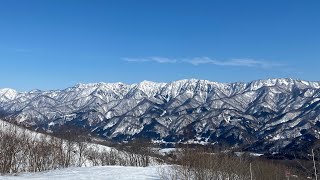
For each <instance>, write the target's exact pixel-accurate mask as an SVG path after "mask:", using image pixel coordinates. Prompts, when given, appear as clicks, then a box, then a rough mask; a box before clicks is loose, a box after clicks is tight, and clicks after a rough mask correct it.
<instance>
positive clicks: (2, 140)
mask: <svg viewBox="0 0 320 180" xmlns="http://www.w3.org/2000/svg"><path fill="white" fill-rule="evenodd" d="M62 137H64V138H62ZM152 162H153V159H152V158H150V157H149V156H148V155H147V154H146V153H145V152H142V151H141V152H140V153H138V152H136V151H120V150H116V149H114V148H110V147H105V146H102V145H97V144H91V143H88V142H85V141H77V140H76V138H74V137H72V136H71V134H65V135H61V137H52V136H49V135H44V134H40V133H35V132H31V131H29V130H26V129H23V128H20V127H18V126H16V125H12V124H8V123H4V124H0V174H7V173H19V172H38V171H46V170H52V169H57V168H66V167H71V166H98V165H122V166H148V165H149V164H150V163H152Z"/></svg>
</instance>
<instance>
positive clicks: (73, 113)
mask: <svg viewBox="0 0 320 180" xmlns="http://www.w3.org/2000/svg"><path fill="white" fill-rule="evenodd" d="M0 113H1V117H2V118H5V119H7V120H8V121H10V120H12V121H14V122H16V123H19V124H21V125H24V126H28V127H31V128H34V129H37V130H43V131H47V132H53V133H54V132H58V131H59V129H62V127H63V126H66V125H68V126H73V127H74V126H75V127H78V128H83V129H86V130H87V131H88V134H90V135H97V136H100V137H103V138H107V139H112V140H117V141H122V140H131V139H135V138H148V139H152V140H157V141H167V142H184V141H193V142H205V143H226V144H229V145H233V146H234V145H236V146H239V145H250V147H249V148H253V147H254V148H255V149H256V150H258V149H259V150H261V151H262V150H266V147H268V148H267V150H268V151H269V150H270V151H276V150H277V149H286V148H287V147H288V146H300V144H302V145H304V144H306V143H309V142H311V141H312V142H313V141H314V140H316V139H319V133H320V122H319V121H320V115H319V114H320V82H315V81H303V80H295V79H291V78H279V79H266V80H256V81H252V82H248V83H242V82H236V83H218V82H212V81H208V80H199V79H183V80H178V81H172V82H169V83H156V82H152V81H142V82H140V83H135V84H131V85H130V84H124V83H120V82H118V83H101V82H100V83H89V84H81V83H79V84H77V85H75V86H73V87H69V88H66V89H63V90H54V91H39V90H37V91H30V92H24V93H20V92H17V91H15V90H12V89H0ZM309 140H310V141H309ZM259 143H260V144H261V143H262V145H257V144H259Z"/></svg>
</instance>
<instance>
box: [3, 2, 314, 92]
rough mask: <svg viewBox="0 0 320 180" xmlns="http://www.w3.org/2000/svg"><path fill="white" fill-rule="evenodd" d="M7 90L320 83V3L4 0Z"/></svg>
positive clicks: (5, 84) (4, 66)
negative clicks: (194, 82)
mask: <svg viewBox="0 0 320 180" xmlns="http://www.w3.org/2000/svg"><path fill="white" fill-rule="evenodd" d="M0 67H1V70H0V88H4V87H10V88H14V89H17V90H20V91H29V90H31V89H43V90H47V89H63V88H66V87H69V86H72V85H74V84H76V83H78V82H82V83H88V82H101V81H102V82H119V81H121V82H124V83H135V82H139V81H142V80H145V79H146V80H151V81H160V82H168V81H172V80H177V79H184V78H199V79H208V80H212V81H218V82H234V81H250V80H254V79H265V78H276V77H290V78H298V79H305V80H315V81H318V80H320V79H319V78H320V71H319V67H320V1H319V0H308V1H302V0H259V1H257V0H251V1H248V0H241V1H240V0H208V1H206V0H201V1H199V0H136V1H135V0H127V1H125V0H86V1H84V0H38V1H35V0H28V1H25V0H2V1H1V5H0Z"/></svg>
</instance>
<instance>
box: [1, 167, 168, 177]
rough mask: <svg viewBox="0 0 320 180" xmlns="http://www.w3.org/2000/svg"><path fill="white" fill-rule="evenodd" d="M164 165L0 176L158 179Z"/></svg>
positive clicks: (90, 168)
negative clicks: (160, 169)
mask: <svg viewBox="0 0 320 180" xmlns="http://www.w3.org/2000/svg"><path fill="white" fill-rule="evenodd" d="M161 167H162V166H149V167H130V166H126V167H125V166H94V167H73V168H66V169H60V170H52V171H47V172H38V173H22V174H19V175H17V176H11V175H10V176H0V179H2V180H22V179H23V180H25V179H31V180H64V179H67V180H88V179H92V180H93V179H94V180H109V179H110V180H135V179H139V180H157V179H160V177H159V173H158V172H159V168H161Z"/></svg>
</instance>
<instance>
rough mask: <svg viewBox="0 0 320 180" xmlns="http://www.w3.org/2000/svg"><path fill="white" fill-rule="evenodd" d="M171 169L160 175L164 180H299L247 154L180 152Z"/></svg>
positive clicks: (287, 170) (289, 171) (277, 165)
mask: <svg viewBox="0 0 320 180" xmlns="http://www.w3.org/2000/svg"><path fill="white" fill-rule="evenodd" d="M172 163H173V164H174V165H172V166H170V167H169V168H162V169H160V170H159V174H160V176H161V178H162V179H165V180H178V179H179V180H190V179H193V180H225V179H229V180H253V179H254V180H284V179H289V178H290V179H296V178H298V177H299V176H298V172H296V171H295V170H294V169H290V168H288V166H286V165H284V164H281V163H276V162H273V161H268V160H262V159H259V158H255V157H252V156H250V155H248V154H244V155H241V156H235V155H234V154H232V153H213V152H210V151H208V150H205V149H202V148H192V149H191V148H190V149H188V148H184V149H180V150H179V151H178V152H177V154H176V156H175V158H174V159H173V162H172Z"/></svg>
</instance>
